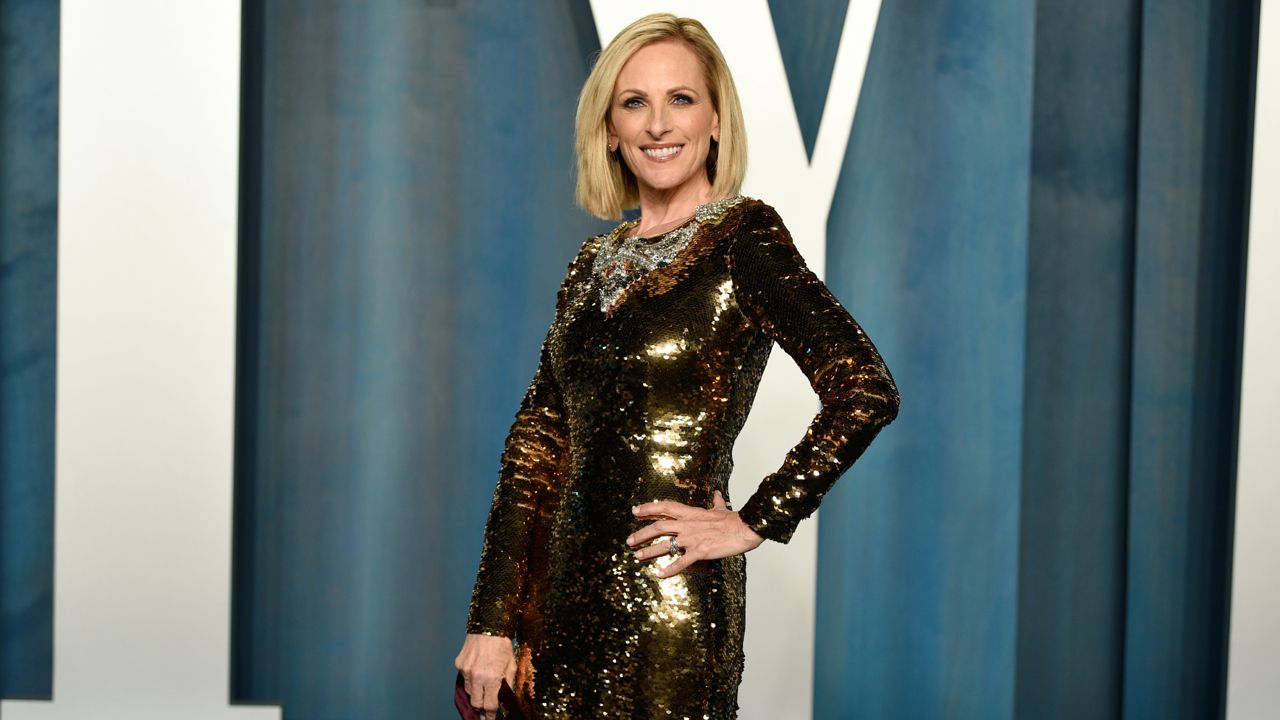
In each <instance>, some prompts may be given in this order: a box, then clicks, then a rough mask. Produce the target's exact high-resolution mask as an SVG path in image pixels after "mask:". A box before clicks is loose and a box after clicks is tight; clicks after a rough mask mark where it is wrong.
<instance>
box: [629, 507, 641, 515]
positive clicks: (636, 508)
mask: <svg viewBox="0 0 1280 720" xmlns="http://www.w3.org/2000/svg"><path fill="white" fill-rule="evenodd" d="M631 512H632V514H635V513H638V512H640V506H639V505H632V506H631Z"/></svg>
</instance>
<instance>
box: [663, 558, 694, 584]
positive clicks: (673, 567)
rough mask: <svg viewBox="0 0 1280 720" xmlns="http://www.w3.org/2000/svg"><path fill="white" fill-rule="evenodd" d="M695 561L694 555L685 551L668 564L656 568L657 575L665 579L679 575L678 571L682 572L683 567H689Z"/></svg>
mask: <svg viewBox="0 0 1280 720" xmlns="http://www.w3.org/2000/svg"><path fill="white" fill-rule="evenodd" d="M697 561H698V559H697V558H696V557H695V556H694V553H692V552H686V553H685V554H683V555H681V556H680V557H679V558H678V559H677V560H676V561H675V562H673V563H671V564H670V565H668V566H666V567H663V568H658V577H660V578H664V579H665V578H669V577H674V576H676V575H679V574H680V573H682V572H684V569H685V568H687V567H689V566H690V565H692V564H694V563H695V562H697Z"/></svg>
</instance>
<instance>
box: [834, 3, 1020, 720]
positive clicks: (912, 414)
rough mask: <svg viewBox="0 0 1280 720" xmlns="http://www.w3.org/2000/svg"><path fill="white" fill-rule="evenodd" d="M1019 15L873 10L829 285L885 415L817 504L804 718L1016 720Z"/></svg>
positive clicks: (1005, 10)
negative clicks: (882, 376)
mask: <svg viewBox="0 0 1280 720" xmlns="http://www.w3.org/2000/svg"><path fill="white" fill-rule="evenodd" d="M1033 21H1034V6H1033V5H1031V4H1028V3H1025V2H1021V1H1020V0H999V1H998V2H989V1H987V0H982V1H981V2H979V1H977V0H969V1H957V2H942V3H939V2H934V1H931V0H885V2H884V4H883V5H882V6H881V10H880V21H879V24H878V26H877V28H876V34H875V40H874V42H873V45H872V50H871V56H870V59H869V62H868V65H867V74H866V79H865V80H864V82H863V86H862V94H861V96H860V98H859V102H858V110H857V116H856V119H855V121H854V128H853V136H852V138H851V140H850V143H849V147H848V151H847V153H846V156H845V160H844V170H843V173H842V175H841V178H840V183H839V186H838V188H837V190H836V197H835V202H834V206H833V208H832V210H831V216H830V220H829V223H828V228H827V233H828V250H827V279H828V282H829V283H830V285H831V287H832V288H833V290H834V291H835V292H836V294H837V295H838V296H839V297H841V298H843V299H845V301H846V302H847V303H848V306H849V307H850V309H851V311H852V312H853V313H854V315H855V316H856V317H857V318H858V319H859V321H860V322H862V324H863V325H864V327H866V329H867V332H868V334H870V335H871V337H872V338H874V339H875V341H876V344H877V346H878V347H879V348H880V349H881V351H882V353H883V354H884V357H885V359H886V361H887V362H888V363H889V366H890V368H891V370H892V372H893V374H894V377H895V378H896V379H897V381H898V384H899V386H900V388H901V391H902V410H901V412H900V414H899V417H898V419H897V421H895V423H894V424H893V425H892V426H891V427H890V429H889V430H887V431H886V432H885V433H884V435H883V436H882V437H881V438H879V439H878V440H877V441H876V443H875V444H874V445H873V446H872V448H871V450H870V452H868V454H867V455H866V456H864V457H863V458H862V459H861V460H859V462H858V464H857V465H855V466H854V468H853V470H852V471H851V473H850V474H849V476H848V477H846V478H844V479H843V480H841V481H840V482H839V483H837V484H836V487H835V489H834V490H833V492H832V493H831V494H830V495H829V496H828V497H827V499H826V500H825V501H824V503H823V507H822V519H821V522H820V523H819V526H818V527H819V548H818V608H817V613H818V614H817V623H818V627H819V628H820V630H819V632H818V634H817V638H818V640H817V649H816V652H817V658H816V662H815V668H816V672H817V677H816V678H815V691H816V697H815V702H814V716H815V717H847V718H863V717H865V718H885V717H900V718H930V717H944V716H946V717H956V718H960V717H975V718H976V717H984V718H998V717H1010V716H1011V709H1012V708H1011V703H1012V701H1013V682H1014V675H1013V667H1014V662H1015V652H1014V647H1015V645H1014V628H1015V622H1016V616H1017V615H1016V611H1017V607H1016V603H1017V561H1018V543H1017V535H1018V507H1019V483H1018V477H1019V471H1018V468H1019V462H1020V454H1019V445H1020V443H1019V437H1020V435H1021V432H1022V403H1023V393H1022V375H1023V343H1024V333H1023V329H1024V327H1025V323H1026V295H1025V286H1026V263H1027V203H1028V186H1029V180H1030V177H1029V175H1030V171H1031V148H1030V141H1031V135H1032V128H1031V105H1032V62H1031V61H1032V47H1033V42H1032V41H1033V37H1034V35H1033V31H1034V25H1033Z"/></svg>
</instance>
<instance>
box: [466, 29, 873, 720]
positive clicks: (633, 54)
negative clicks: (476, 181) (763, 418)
mask: <svg viewBox="0 0 1280 720" xmlns="http://www.w3.org/2000/svg"><path fill="white" fill-rule="evenodd" d="M577 153H578V171H579V172H578V190H577V194H578V201H579V203H580V204H581V205H582V206H583V207H584V208H586V210H587V211H589V212H591V213H592V214H594V215H597V216H600V217H606V218H615V219H616V218H619V217H620V216H621V211H622V210H623V209H624V208H629V207H636V206H637V205H638V206H639V208H640V216H639V219H638V220H633V221H628V222H623V223H621V224H620V225H618V226H617V228H616V229H615V230H614V231H613V232H612V233H610V234H608V235H602V236H597V237H593V238H591V239H589V240H587V242H586V243H585V244H584V245H583V246H582V249H581V250H580V251H579V253H578V255H577V257H576V258H575V259H574V260H573V262H572V263H571V264H570V265H569V271H568V274H567V275H566V277H565V280H564V283H563V284H562V286H561V288H560V291H559V294H558V296H557V302H556V316H555V320H554V321H553V323H552V325H551V328H550V330H549V331H548V333H547V337H546V340H545V341H544V343H543V346H542V352H541V359H540V363H539V365H538V369H537V372H536V373H535V374H534V378H533V381H532V383H531V384H530V385H529V389H528V392H527V393H526V395H525V397H524V401H523V402H522V403H521V406H520V409H519V411H518V413H517V414H516V420H515V423H514V424H513V425H512V427H511V432H510V435H509V436H508V438H507V443H506V448H505V450H504V452H503V456H502V463H501V470H500V474H499V480H498V487H497V491H496V493H495V495H494V500H493V506H492V509H491V511H490V515H489V521H488V524H487V526H486V529H485V543H484V550H483V553H482V556H481V563H480V572H479V575H478V577H477V578H476V584H475V590H474V593H473V599H472V604H471V612H470V617H469V620H468V624H467V631H468V635H467V638H466V641H465V643H464V644H463V647H462V651H461V653H460V654H459V655H458V658H457V661H456V665H457V667H458V669H459V670H460V671H461V672H462V675H463V677H464V680H465V683H466V689H467V691H468V692H469V693H470V696H471V699H472V703H473V704H474V705H475V706H476V707H478V708H483V709H484V710H485V711H486V714H487V716H488V717H492V716H493V713H494V711H495V709H496V708H497V704H498V703H497V693H498V689H499V687H500V685H501V684H502V682H503V681H504V680H505V681H506V682H507V683H509V684H510V685H511V686H512V687H513V688H514V689H515V691H516V696H517V697H518V698H519V701H520V703H521V704H522V705H523V706H524V707H525V710H526V711H527V712H529V713H530V714H532V715H535V716H539V717H548V718H551V717H555V718H562V717H563V718H588V717H592V718H594V717H621V718H649V717H673V716H674V717H695V718H704V717H707V718H728V717H733V716H734V715H735V714H736V711H737V688H738V682H739V680H740V679H741V674H742V667H743V655H742V636H743V618H744V611H743V600H744V593H745V567H746V566H745V558H744V557H743V554H744V553H746V552H748V551H750V550H752V549H754V548H755V547H757V546H759V545H760V543H761V542H763V541H764V540H765V539H769V540H774V541H777V542H784V543H785V542H787V540H788V539H789V538H790V537H791V534H792V531H793V530H794V529H795V527H796V524H797V523H798V522H799V521H800V520H801V519H803V518H805V517H807V516H809V515H810V514H812V513H813V511H814V510H816V509H817V507H818V503H819V502H820V501H821V499H822V496H823V494H824V493H825V492H826V491H827V490H828V488H830V487H831V484H832V483H833V482H835V480H836V478H837V477H839V476H840V475H841V474H842V473H843V472H844V471H845V470H846V469H847V468H848V467H849V465H850V464H852V463H853V461H854V460H855V459H856V458H857V457H858V456H859V455H860V454H861V453H862V452H863V450H865V449H866V447H867V445H868V444H869V443H870V442H871V440H872V439H873V438H874V437H875V435H876V433H877V432H878V431H879V430H880V428H881V427H883V426H884V425H885V424H887V423H888V422H890V421H891V420H892V419H893V417H894V416H895V414H896V413H897V408H898V394H897V388H896V387H895V386H894V383H893V379H892V378H891V377H890V375H889V372H888V370H887V369H886V368H885V366H884V364H883V362H882V361H881V359H880V356H879V354H878V353H877V352H876V349H875V347H874V346H873V345H872V344H871V342H870V340H868V339H867V337H866V336H865V335H864V334H863V332H862V330H861V328H859V326H858V325H857V323H856V322H854V320H853V318H852V317H850V315H849V313H848V312H846V311H845V309H844V308H843V307H841V305H840V303H839V302H837V300H836V299H835V298H834V297H833V296H832V295H831V293H830V292H829V291H828V290H827V288H826V287H825V286H824V285H823V284H822V282H821V281H820V280H819V279H818V278H817V277H816V276H815V275H814V274H813V273H812V272H811V271H810V270H809V269H808V267H806V265H805V263H804V260H803V258H802V257H801V256H800V254H799V253H798V252H797V251H796V248H795V246H794V244H792V241H791V238H790V235H789V234H788V233H787V230H786V228H785V227H784V226H783V224H782V220H781V218H779V217H778V215H777V213H776V212H774V210H773V209H772V208H771V207H769V206H768V205H765V204H764V203H762V202H760V201H758V200H751V199H747V198H744V197H742V196H740V195H738V189H739V187H740V186H741V183H742V178H743V175H744V173H745V165H746V138H745V136H744V134H743V122H742V111H741V109H740V107H739V103H738V96H737V91H736V90H735V88H734V85H733V80H732V78H731V76H730V74H729V70H728V67H727V66H726V64H725V61H724V58H723V57H722V56H721V54H720V50H719V48H718V47H717V46H716V44H715V42H714V41H713V40H712V39H711V37H710V36H709V35H708V34H707V32H706V29H705V28H703V26H702V25H701V24H700V23H698V22H697V21H695V20H690V19H688V18H677V17H674V16H672V15H668V14H658V15H650V16H648V17H645V18H641V19H640V20H638V21H636V22H635V23H633V24H631V25H630V26H628V27H627V28H626V29H624V30H623V31H622V32H621V33H619V34H618V36H617V37H616V38H614V39H613V41H612V42H611V43H610V44H609V46H608V47H607V48H605V49H604V51H603V52H602V53H601V54H600V58H599V60H598V61H597V63H596V65H595V67H594V69H593V70H592V72H591V75H590V77H589V78H588V79H587V82H586V85H585V86H584V88H583V90H582V95H581V98H580V99H579V104H578V115H577ZM774 342H777V343H778V344H779V345H781V346H782V348H783V349H784V350H785V351H786V352H787V353H788V354H789V355H790V356H791V357H792V358H793V359H794V360H795V361H796V362H797V363H798V364H799V366H800V368H801V369H802V370H803V371H804V373H805V375H806V376H807V377H808V378H809V381H810V383H811V384H812V385H813V388H814V389H815V390H816V391H817V393H818V395H819V397H820V398H821V400H822V409H821V411H820V412H819V413H818V415H817V416H816V417H815V418H814V419H813V422H812V423H811V424H810V426H809V428H808V432H807V433H806V435H805V437H804V439H803V440H802V441H801V442H800V443H799V444H798V445H796V446H795V447H794V448H793V449H792V450H791V451H790V452H789V453H788V454H787V456H786V459H785V460H784V461H783V463H782V466H781V467H780V468H779V470H778V471H777V472H775V473H773V474H771V475H769V476H768V477H766V478H765V479H764V480H763V481H762V482H761V483H760V486H759V488H758V489H757V491H756V492H755V493H754V494H753V495H752V496H751V498H750V499H748V500H747V502H746V503H744V504H743V506H742V509H741V510H739V511H737V512H735V511H733V510H731V509H730V507H729V505H728V502H727V500H728V481H729V474H730V469H731V467H732V446H733V441H734V438H735V437H736V436H737V434H738V432H739V430H740V429H741V427H742V424H743V421H744V420H745V419H746V415H747V410H748V409H749V407H750V405H751V402H752V399H753V398H754V396H755V392H756V389H757V386H758V384H759V380H760V374H761V372H762V371H763V370H764V366H765V361H766V360H767V359H768V356H769V352H770V350H771V349H772V346H773V344H774ZM513 641H514V644H515V646H516V648H515V649H513Z"/></svg>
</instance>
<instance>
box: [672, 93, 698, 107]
mask: <svg viewBox="0 0 1280 720" xmlns="http://www.w3.org/2000/svg"><path fill="white" fill-rule="evenodd" d="M671 102H673V103H675V104H676V105H692V104H693V98H691V97H689V96H688V95H685V94H684V93H677V94H675V95H672V96H671Z"/></svg>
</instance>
